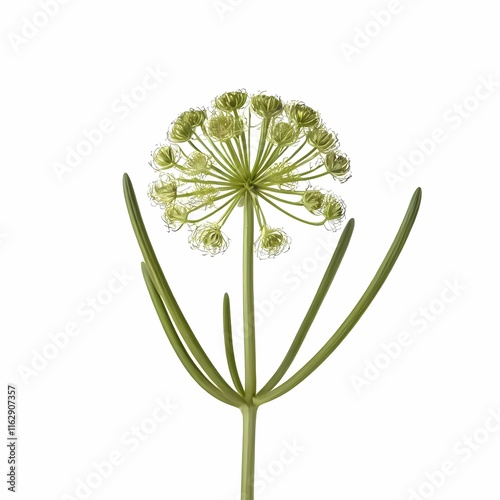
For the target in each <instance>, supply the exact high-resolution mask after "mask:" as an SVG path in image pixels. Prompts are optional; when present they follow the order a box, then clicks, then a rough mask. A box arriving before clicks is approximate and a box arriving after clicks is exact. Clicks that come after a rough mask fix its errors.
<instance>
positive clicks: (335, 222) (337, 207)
mask: <svg viewBox="0 0 500 500" xmlns="http://www.w3.org/2000/svg"><path fill="white" fill-rule="evenodd" d="M322 213H323V216H324V217H325V222H326V224H327V227H329V228H330V229H331V230H333V231H336V230H337V229H338V228H339V227H340V224H341V223H342V220H343V219H344V217H345V204H344V202H343V201H342V200H341V199H340V198H339V197H337V196H335V195H333V194H328V195H327V196H326V197H325V199H324V201H323V206H322Z"/></svg>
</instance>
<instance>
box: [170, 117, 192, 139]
mask: <svg viewBox="0 0 500 500" xmlns="http://www.w3.org/2000/svg"><path fill="white" fill-rule="evenodd" d="M192 136H193V127H192V126H191V124H190V123H189V122H187V121H185V120H182V119H181V118H178V119H177V120H176V121H175V122H174V124H173V125H172V128H171V129H170V133H169V139H170V140H171V141H172V142H187V141H189V140H190V139H191V137H192Z"/></svg>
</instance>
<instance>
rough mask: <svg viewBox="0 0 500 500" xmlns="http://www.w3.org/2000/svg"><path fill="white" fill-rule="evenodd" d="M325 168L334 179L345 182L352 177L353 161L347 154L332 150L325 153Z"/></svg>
mask: <svg viewBox="0 0 500 500" xmlns="http://www.w3.org/2000/svg"><path fill="white" fill-rule="evenodd" d="M325 168H326V169H327V170H328V172H329V173H330V174H332V177H333V178H334V179H337V180H339V181H340V182H345V181H347V180H349V178H350V177H351V162H350V160H349V158H347V156H346V155H344V154H342V153H338V152H337V151H330V152H329V153H327V154H326V155H325Z"/></svg>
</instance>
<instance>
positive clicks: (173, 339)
mask: <svg viewBox="0 0 500 500" xmlns="http://www.w3.org/2000/svg"><path fill="white" fill-rule="evenodd" d="M141 269H142V274H143V276H144V281H145V282H146V286H147V288H148V291H149V295H150V296H151V300H152V302H153V305H154V307H155V309H156V312H157V314H158V317H159V319H160V321H161V324H162V326H163V329H164V330H165V333H166V335H167V337H168V340H169V341H170V343H171V344H172V347H173V348H174V351H175V353H176V354H177V356H178V357H179V359H180V361H181V363H182V364H183V366H184V368H186V370H187V371H188V372H189V374H190V375H191V377H193V379H194V380H195V381H196V382H197V383H198V384H199V385H200V386H201V387H202V388H203V389H205V391H207V392H208V393H209V394H210V395H211V396H213V397H214V398H216V399H218V400H219V401H222V402H223V403H226V404H228V405H231V406H236V407H240V406H241V404H242V403H243V398H242V397H240V396H238V395H237V396H238V397H237V398H235V397H233V396H232V395H228V394H225V393H224V392H222V391H221V390H220V389H219V388H218V387H216V386H215V385H214V384H212V382H210V380H208V378H207V377H205V375H204V374H203V373H202V372H201V370H200V369H199V368H198V367H197V366H196V364H195V363H194V361H193V359H192V358H191V356H190V355H189V353H188V352H187V351H186V349H185V347H184V345H183V343H182V342H181V340H180V338H179V336H178V335H177V332H176V331H175V328H174V325H173V324H172V321H171V320H170V317H169V315H168V312H167V310H166V308H165V305H164V303H163V300H162V298H161V297H160V295H159V294H158V291H157V290H156V287H155V284H154V283H153V280H152V278H151V275H150V274H149V271H148V268H147V266H146V264H144V263H142V264H141Z"/></svg>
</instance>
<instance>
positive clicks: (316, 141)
mask: <svg viewBox="0 0 500 500" xmlns="http://www.w3.org/2000/svg"><path fill="white" fill-rule="evenodd" d="M307 142H308V143H309V144H310V145H311V146H312V147H313V148H315V149H317V150H318V151H319V152H320V153H328V152H329V151H330V150H331V149H333V148H334V147H335V146H337V136H336V135H335V134H334V133H333V132H328V130H326V129H324V128H323V127H314V128H313V129H311V130H310V131H309V132H308V133H307Z"/></svg>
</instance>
